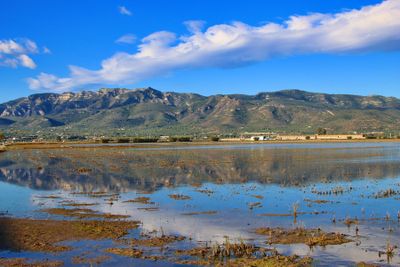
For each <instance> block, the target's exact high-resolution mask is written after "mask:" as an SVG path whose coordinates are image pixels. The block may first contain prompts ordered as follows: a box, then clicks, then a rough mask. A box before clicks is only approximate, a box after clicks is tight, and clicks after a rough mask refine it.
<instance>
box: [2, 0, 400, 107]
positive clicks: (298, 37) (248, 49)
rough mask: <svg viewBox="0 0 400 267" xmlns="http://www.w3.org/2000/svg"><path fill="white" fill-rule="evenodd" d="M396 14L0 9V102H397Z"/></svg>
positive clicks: (192, 6)
mask: <svg viewBox="0 0 400 267" xmlns="http://www.w3.org/2000/svg"><path fill="white" fill-rule="evenodd" d="M368 6H369V7H368ZM399 12H400V5H399V0H389V1H387V2H382V1H372V0H370V1H351V0H330V1H323V0H318V1H317V0H309V1H294V0H290V1H289V0H280V1H265V0H246V1H228V0H218V1H215V0H214V1H211V0H202V1H194V0H193V1H187V0H186V1H185V0H168V1H164V0H135V1H97V0H96V1H94V0H93V1H92V0H83V1H63V0H58V1H50V0H48V1H47V0H40V1H30V0H25V1H22V0H13V1H2V2H1V3H0V25H1V26H0V102H4V101H8V100H11V99H14V98H17V97H22V96H26V95H29V94H32V93H37V92H63V91H79V90H83V89H91V90H97V89H98V88H100V87H103V86H107V87H119V86H121V87H127V88H136V87H147V86H152V87H154V88H157V89H159V90H162V91H178V92H196V93H200V94H204V95H210V94H217V93H244V94H254V93H257V92H260V91H275V90H280V89H287V88H297V89H303V90H307V91H317V92H328V93H349V94H362V95H371V94H382V95H388V96H397V97H400V91H399V90H398V87H399V84H400V53H399V49H400V38H399V36H400V23H398V22H396V21H391V20H390V18H396V20H397V18H398V17H399V15H400V13H399ZM315 14H318V15H315ZM337 18H340V20H339V19H337ZM382 18H385V19H382ZM337 20H339V21H337ZM188 21H191V22H189V23H188ZM200 21H201V22H200ZM185 22H186V23H185ZM327 24H332V26H329V25H328V26H329V27H328V26H326V25H327ZM321 25H322V26H321ZM209 33H210V34H209ZM149 35H150V37H148V36H149ZM210 36H211V37H210ZM232 36H234V37H232ZM371 36H372V37H371ZM146 37H147V38H146ZM143 38H146V39H145V40H144V41H143ZM210 38H212V40H211V41H212V42H209V41H210ZM32 43H33V44H32ZM16 45H18V47H17V46H16ZM181 46H185V49H187V51H188V52H187V53H186V52H185V53H184V54H180V53H181V52H179V51H181V49H180V48H178V47H181ZM11 48H13V49H11ZM2 49H3V50H2ZM177 51H178V52H177ZM121 52H122V53H121ZM104 61H106V64H104ZM102 62H103V63H102ZM71 65H72V66H77V67H73V68H69V66H71Z"/></svg>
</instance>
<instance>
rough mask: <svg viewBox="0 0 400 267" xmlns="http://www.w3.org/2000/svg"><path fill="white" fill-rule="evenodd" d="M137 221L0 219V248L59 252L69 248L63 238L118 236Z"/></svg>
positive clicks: (133, 226) (115, 237) (68, 239)
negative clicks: (64, 244) (63, 242)
mask: <svg viewBox="0 0 400 267" xmlns="http://www.w3.org/2000/svg"><path fill="white" fill-rule="evenodd" d="M138 226H139V222H137V221H59V220H32V219H15V218H6V217H2V218H0V241H1V242H0V249H2V250H12V251H22V250H23V251H42V252H61V251H67V250H70V249H71V247H68V246H63V245H57V243H59V242H62V241H74V240H100V239H118V238H121V237H123V236H125V235H126V234H128V231H129V230H130V229H134V228H138Z"/></svg>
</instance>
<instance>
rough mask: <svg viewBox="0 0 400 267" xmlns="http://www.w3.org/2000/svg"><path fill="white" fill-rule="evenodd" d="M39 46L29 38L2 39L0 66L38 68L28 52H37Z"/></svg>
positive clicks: (0, 41) (0, 43) (0, 42)
mask: <svg viewBox="0 0 400 267" xmlns="http://www.w3.org/2000/svg"><path fill="white" fill-rule="evenodd" d="M37 53H38V48H37V45H36V43H35V42H33V41H32V40H29V39H18V40H13V39H8V40H0V66H6V67H12V68H16V67H18V66H23V67H26V68H30V69H34V68H36V64H35V62H34V61H33V60H32V58H30V57H29V56H28V54H37Z"/></svg>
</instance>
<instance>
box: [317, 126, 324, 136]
mask: <svg viewBox="0 0 400 267" xmlns="http://www.w3.org/2000/svg"><path fill="white" fill-rule="evenodd" d="M317 134H318V135H325V134H326V129H325V128H321V127H320V128H318V129H317Z"/></svg>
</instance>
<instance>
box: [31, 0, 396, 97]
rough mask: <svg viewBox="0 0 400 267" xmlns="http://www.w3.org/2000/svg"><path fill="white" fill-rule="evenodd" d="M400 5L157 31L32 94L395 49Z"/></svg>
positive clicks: (42, 78)
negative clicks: (95, 67)
mask: <svg viewBox="0 0 400 267" xmlns="http://www.w3.org/2000/svg"><path fill="white" fill-rule="evenodd" d="M399 18H400V0H386V1H384V2H382V3H380V4H377V5H371V6H365V7H363V8H361V9H355V10H349V11H344V12H340V13H336V14H320V13H314V14H308V15H304V16H297V15H296V16H291V17H289V19H287V20H286V21H285V22H284V23H282V24H277V23H266V24H264V25H261V26H251V25H248V24H245V23H242V22H233V23H231V24H219V25H214V26H211V27H209V28H207V29H205V30H202V28H203V26H204V25H203V24H204V23H202V22H198V21H189V22H186V23H185V24H186V26H187V28H188V32H189V34H188V35H184V36H177V35H176V34H175V33H172V32H167V31H159V32H155V33H152V34H150V35H149V36H147V37H145V38H143V39H142V42H141V44H139V46H138V51H137V52H135V53H133V54H129V53H116V54H114V55H113V56H111V57H110V58H107V59H105V60H103V61H102V62H101V68H100V69H98V70H89V69H86V68H82V67H78V66H69V69H70V75H69V77H63V78H60V77H57V76H55V75H53V74H48V73H40V74H39V75H38V76H37V77H36V78H30V79H28V83H29V86H30V88H31V89H47V90H54V91H67V90H74V89H80V88H83V87H85V86H88V85H96V84H103V85H113V84H131V83H135V82H138V81H140V80H144V79H148V78H151V77H155V76H159V75H165V74H167V73H170V72H172V71H174V70H179V69H196V68H232V67H238V66H242V65H246V64H251V63H254V62H259V61H264V60H268V59H270V58H272V57H277V56H290V55H298V54H315V53H354V52H369V51H398V50H400V19H399Z"/></svg>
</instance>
